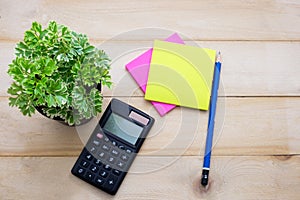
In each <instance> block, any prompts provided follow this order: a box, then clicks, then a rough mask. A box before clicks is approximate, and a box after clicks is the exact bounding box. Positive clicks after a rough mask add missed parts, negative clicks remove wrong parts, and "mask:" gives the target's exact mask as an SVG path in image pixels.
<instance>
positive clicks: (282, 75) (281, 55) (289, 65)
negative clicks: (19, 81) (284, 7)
mask: <svg viewBox="0 0 300 200" xmlns="http://www.w3.org/2000/svg"><path fill="white" fill-rule="evenodd" d="M164 37H167V35H165V36H164ZM188 44H191V45H196V44H195V43H192V42H188ZM197 44H198V45H199V46H201V47H208V48H213V49H218V50H220V51H221V52H222V55H223V62H224V64H223V68H222V74H221V75H222V81H223V82H222V85H221V89H220V95H222V96H299V94H300V93H299V91H300V79H299V78H298V77H300V68H299V67H297V66H300V58H299V56H298V52H300V42H201V41H197ZM14 45H15V44H14V43H11V42H1V43H0V48H1V50H2V55H3V56H1V57H0V64H1V66H3V70H1V71H0V80H1V85H0V96H7V93H6V91H7V88H8V87H9V85H10V84H11V82H12V80H11V78H10V77H9V76H8V75H7V73H6V71H7V67H8V64H9V63H10V62H11V60H12V59H13V49H14ZM96 46H98V47H99V48H101V49H104V50H106V51H107V53H108V54H109V55H110V56H111V58H112V60H113V64H112V70H111V74H112V78H113V82H114V86H113V88H112V90H108V89H107V88H104V92H103V93H104V95H106V96H112V95H113V96H142V95H143V94H142V92H141V91H140V89H139V88H138V87H137V85H136V83H135V82H134V80H133V79H132V78H131V76H130V75H129V73H128V72H127V71H126V70H125V65H126V64H127V63H128V62H130V61H131V60H132V59H134V58H135V57H136V56H138V55H140V54H141V53H142V52H144V51H145V49H147V48H149V47H151V46H152V41H149V42H137V41H133V42H124V41H123V42H116V41H107V42H104V43H96ZM287 52H288V53H287Z"/></svg>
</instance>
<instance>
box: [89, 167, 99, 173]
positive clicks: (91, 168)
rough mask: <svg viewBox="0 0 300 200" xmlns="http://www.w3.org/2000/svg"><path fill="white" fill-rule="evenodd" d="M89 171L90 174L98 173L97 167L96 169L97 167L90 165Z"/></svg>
mask: <svg viewBox="0 0 300 200" xmlns="http://www.w3.org/2000/svg"><path fill="white" fill-rule="evenodd" d="M90 170H91V171H92V172H94V173H96V172H98V170H99V167H97V166H95V165H92V166H91V167H90Z"/></svg>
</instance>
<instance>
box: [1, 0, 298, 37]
mask: <svg viewBox="0 0 300 200" xmlns="http://www.w3.org/2000/svg"><path fill="white" fill-rule="evenodd" d="M299 8H300V3H299V1H297V0H284V1H271V0H262V1H250V0H246V1H235V0H229V1H217V2H212V1H173V0H167V1H157V0H156V1H153V0H151V1H139V0H125V1H121V2H120V1H116V0H113V1H109V2H106V1H96V0H93V1H89V3H86V2H84V1H80V0H74V1H72V3H69V1H67V0H63V1H62V0H55V1H48V0H42V1H38V0H30V1H22V0H17V1H14V3H11V1H10V0H2V1H1V2H0V9H1V10H0V13H1V21H0V22H1V23H0V35H1V37H0V38H1V39H2V40H16V39H18V40H19V39H21V38H22V37H23V32H24V30H27V29H28V28H29V27H30V26H31V23H32V21H34V20H37V21H39V22H41V23H42V24H44V25H45V24H47V23H48V21H50V20H56V21H58V22H59V23H63V24H66V25H67V26H70V27H71V28H72V29H73V30H76V31H78V32H83V33H86V34H87V35H89V36H90V37H91V38H93V39H109V38H112V37H113V36H116V35H119V34H120V33H124V32H128V31H129V30H134V29H139V28H148V27H155V28H158V29H159V30H160V31H159V30H156V31H152V34H148V33H149V30H144V31H141V32H136V34H135V35H134V36H131V37H130V36H128V35H126V34H125V35H124V37H122V38H121V39H126V40H137V39H138V40H145V39H147V40H152V39H154V38H157V37H159V36H161V35H162V33H163V32H164V31H163V30H161V29H171V30H174V31H177V32H182V33H184V34H186V35H187V36H188V37H190V38H192V39H194V40H287V41H289V40H299V39H300V38H299V35H300V16H299Z"/></svg>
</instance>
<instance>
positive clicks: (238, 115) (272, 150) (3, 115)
mask: <svg viewBox="0 0 300 200" xmlns="http://www.w3.org/2000/svg"><path fill="white" fill-rule="evenodd" d="M120 99H121V100H123V101H125V102H128V103H129V104H132V105H134V106H136V107H137V108H139V109H142V110H144V111H146V112H147V113H149V114H150V115H152V116H154V117H155V119H156V123H155V124H154V127H153V129H152V130H151V132H150V135H149V137H148V139H147V140H146V142H145V144H144V146H143V148H142V151H141V153H142V154H143V155H149V156H150V155H181V154H184V155H200V154H201V155H203V149H204V146H205V137H206V128H207V127H206V126H207V117H208V113H207V112H199V111H197V110H193V109H186V108H176V109H175V110H173V111H171V112H170V113H169V114H168V115H167V116H165V117H160V116H159V115H158V114H157V112H156V111H155V110H154V108H153V107H152V105H151V104H150V103H149V102H147V101H145V100H144V99H142V98H141V97H134V98H127V97H122V98H120ZM109 100H110V99H109V98H105V103H104V108H105V107H106V105H107V104H108V102H109ZM299 103H300V98H299V97H294V98H283V97H282V98H281V97H280V98H275V97H272V98H271V97H270V98H225V99H224V98H219V104H218V114H217V118H216V126H215V136H214V138H215V142H214V150H213V154H214V155H283V154H299V153H300V146H299V142H300V134H299V130H300V116H299V113H300V107H299ZM0 107H1V110H0V123H1V124H2V128H1V129H0V135H1V137H0V155H2V156H21V155H24V156H26V155H30V156H38V155H41V156H43V155H47V156H51V155H56V156H63V155H78V154H79V152H80V151H81V149H82V146H83V143H85V141H86V139H87V138H88V136H89V135H90V133H91V132H92V130H93V128H94V126H95V124H96V123H97V119H94V120H93V121H91V123H89V124H87V125H84V126H81V127H78V128H77V129H75V128H70V127H66V126H64V125H61V124H59V123H58V122H55V121H52V120H49V119H47V118H45V117H43V116H41V115H40V114H36V115H34V116H33V117H32V118H29V117H24V116H22V114H21V113H20V112H19V111H18V110H17V109H16V108H10V107H8V102H7V98H0Z"/></svg>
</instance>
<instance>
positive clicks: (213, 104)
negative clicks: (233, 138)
mask: <svg viewBox="0 0 300 200" xmlns="http://www.w3.org/2000/svg"><path fill="white" fill-rule="evenodd" d="M220 73H221V53H220V52H218V54H217V59H216V63H215V70H214V79H213V85H212V90H211V98H210V104H209V118H208V126H207V136H206V145H205V154H204V160H203V169H202V178H201V184H202V185H203V186H206V185H207V184H208V175H209V169H210V157H211V149H212V142H213V136H214V126H215V116H216V108H217V99H218V89H219V81H220Z"/></svg>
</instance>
